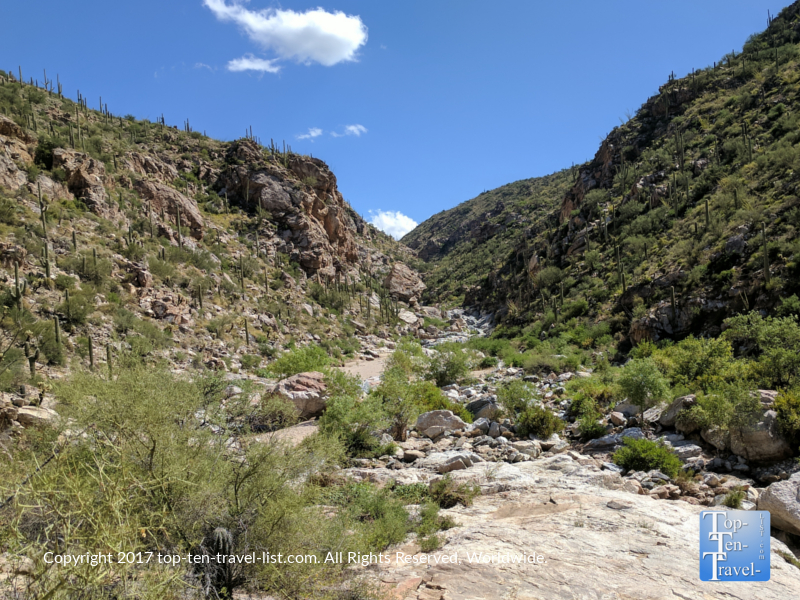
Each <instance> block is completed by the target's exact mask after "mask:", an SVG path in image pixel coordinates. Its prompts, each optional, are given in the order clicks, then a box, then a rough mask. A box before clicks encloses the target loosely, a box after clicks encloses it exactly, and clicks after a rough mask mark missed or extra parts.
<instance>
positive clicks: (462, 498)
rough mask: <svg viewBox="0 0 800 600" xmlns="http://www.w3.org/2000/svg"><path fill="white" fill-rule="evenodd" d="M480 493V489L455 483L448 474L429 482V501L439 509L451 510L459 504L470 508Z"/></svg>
mask: <svg viewBox="0 0 800 600" xmlns="http://www.w3.org/2000/svg"><path fill="white" fill-rule="evenodd" d="M480 493H481V489H480V487H478V486H477V485H471V484H469V483H456V482H455V481H453V479H452V477H450V475H449V474H447V475H445V476H444V477H442V478H441V479H437V480H436V481H433V482H431V484H430V486H429V487H428V495H429V496H430V499H431V500H432V501H433V502H435V503H436V504H437V505H438V506H440V507H441V508H453V507H454V506H456V505H458V504H461V505H462V506H471V505H472V501H473V500H474V499H475V497H477V496H479V495H480Z"/></svg>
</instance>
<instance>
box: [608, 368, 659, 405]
mask: <svg viewBox="0 0 800 600" xmlns="http://www.w3.org/2000/svg"><path fill="white" fill-rule="evenodd" d="M617 385H618V387H619V391H620V395H621V396H622V397H625V398H627V399H628V401H629V402H631V403H632V404H635V405H636V406H638V407H639V408H640V409H641V410H642V411H644V410H646V409H647V408H649V407H650V406H652V405H653V404H654V403H656V402H658V401H660V400H663V399H664V398H666V397H667V394H668V393H669V386H668V383H667V380H666V378H665V377H664V376H663V375H662V374H661V371H659V370H658V366H657V365H656V363H655V361H654V360H653V359H652V358H640V359H634V360H632V361H630V362H629V363H628V364H627V365H625V368H624V369H622V372H621V373H620V375H619V378H618V379H617Z"/></svg>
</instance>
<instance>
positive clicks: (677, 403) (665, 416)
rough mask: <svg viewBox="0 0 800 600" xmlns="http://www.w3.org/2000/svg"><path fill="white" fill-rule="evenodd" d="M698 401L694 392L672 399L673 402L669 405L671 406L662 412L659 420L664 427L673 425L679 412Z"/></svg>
mask: <svg viewBox="0 0 800 600" xmlns="http://www.w3.org/2000/svg"><path fill="white" fill-rule="evenodd" d="M696 403H697V397H696V396H695V395H694V394H689V395H688V396H681V397H680V398H675V400H673V401H672V404H670V405H669V408H667V410H666V411H665V412H663V413H662V414H661V417H660V418H659V420H658V422H659V423H661V424H662V425H663V426H664V427H673V426H674V425H675V422H676V421H677V419H678V414H679V413H680V412H681V411H682V410H686V409H687V408H690V407H692V406H694V405H695V404H696Z"/></svg>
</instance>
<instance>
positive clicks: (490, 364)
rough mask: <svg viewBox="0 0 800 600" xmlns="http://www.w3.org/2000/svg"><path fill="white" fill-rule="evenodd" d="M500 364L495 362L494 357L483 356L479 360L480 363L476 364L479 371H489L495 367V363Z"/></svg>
mask: <svg viewBox="0 0 800 600" xmlns="http://www.w3.org/2000/svg"><path fill="white" fill-rule="evenodd" d="M498 362H500V361H498V360H497V357H496V356H485V357H483V358H482V359H481V362H480V363H479V364H478V366H480V368H481V369H491V368H494V367H496V366H497V363H498Z"/></svg>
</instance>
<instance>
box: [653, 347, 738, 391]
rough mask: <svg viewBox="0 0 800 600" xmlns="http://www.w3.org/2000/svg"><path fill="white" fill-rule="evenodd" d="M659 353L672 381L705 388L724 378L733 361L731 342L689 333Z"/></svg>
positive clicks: (718, 382)
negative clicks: (664, 359)
mask: <svg viewBox="0 0 800 600" xmlns="http://www.w3.org/2000/svg"><path fill="white" fill-rule="evenodd" d="M660 354H663V355H664V356H665V357H666V364H667V366H668V368H669V374H670V376H671V378H672V381H673V383H676V384H678V385H684V386H687V387H689V388H690V389H696V388H700V389H703V390H706V391H708V390H709V389H711V388H713V387H714V386H716V385H718V384H720V383H721V382H723V381H724V380H725V378H726V376H727V375H728V373H729V371H730V369H731V366H732V363H733V350H732V349H731V344H730V342H729V341H728V340H726V339H723V338H695V337H693V336H689V337H688V338H686V339H684V340H681V341H680V342H678V343H677V344H675V345H674V346H671V347H669V348H667V349H665V350H663V351H662V352H661V353H660Z"/></svg>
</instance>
